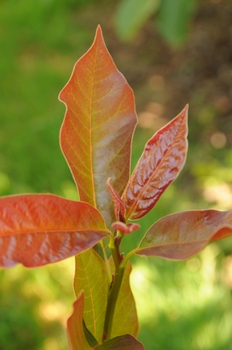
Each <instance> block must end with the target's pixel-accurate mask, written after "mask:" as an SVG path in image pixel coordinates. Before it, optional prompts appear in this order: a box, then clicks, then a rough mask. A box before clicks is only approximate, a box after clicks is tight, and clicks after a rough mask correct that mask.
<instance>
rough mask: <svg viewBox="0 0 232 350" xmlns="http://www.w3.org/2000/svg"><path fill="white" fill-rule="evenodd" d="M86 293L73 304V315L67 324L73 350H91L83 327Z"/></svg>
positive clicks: (81, 294) (80, 295)
mask: <svg viewBox="0 0 232 350" xmlns="http://www.w3.org/2000/svg"><path fill="white" fill-rule="evenodd" d="M83 313H84V293H83V292H81V293H80V294H79V296H78V297H77V300H76V301H75V303H74V304H73V313H72V315H71V316H70V317H69V319H68V322H67V328H68V329H67V330H68V338H69V344H70V349H71V350H78V349H80V350H91V349H93V347H92V346H90V345H89V343H88V341H87V339H86V335H85V331H84V326H83Z"/></svg>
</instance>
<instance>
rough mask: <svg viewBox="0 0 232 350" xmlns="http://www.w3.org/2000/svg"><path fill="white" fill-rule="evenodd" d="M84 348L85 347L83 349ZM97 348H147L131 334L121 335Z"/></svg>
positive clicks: (138, 349) (135, 349) (106, 349)
mask: <svg viewBox="0 0 232 350" xmlns="http://www.w3.org/2000/svg"><path fill="white" fill-rule="evenodd" d="M83 350H84V349H83ZM96 350H145V349H144V347H143V345H142V344H141V343H140V342H139V341H138V340H136V339H135V338H134V337H132V336H131V335H130V334H125V335H121V336H120V337H115V338H113V339H110V340H108V341H107V342H105V343H103V344H102V345H98V346H97V347H96Z"/></svg>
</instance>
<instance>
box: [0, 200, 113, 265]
mask: <svg viewBox="0 0 232 350" xmlns="http://www.w3.org/2000/svg"><path fill="white" fill-rule="evenodd" d="M107 233H108V231H107V230H106V229H105V224H104V220H103V218H102V216H101V214H100V213H99V212H98V211H97V210H96V209H95V208H94V207H92V206H90V205H89V204H87V203H82V202H74V201H69V200H66V199H63V198H61V197H58V196H55V195H50V194H47V195H42V194H41V195H19V196H9V197H3V198H0V266H4V267H11V266H14V265H15V264H17V263H22V264H23V265H25V266H27V267H36V266H41V265H45V264H49V263H53V262H56V261H59V260H63V259H65V258H68V257H70V256H72V255H75V254H78V253H80V252H82V251H85V250H86V249H88V248H90V247H92V246H93V245H94V244H96V242H98V241H99V240H101V239H102V238H104V237H105V235H106V234H107Z"/></svg>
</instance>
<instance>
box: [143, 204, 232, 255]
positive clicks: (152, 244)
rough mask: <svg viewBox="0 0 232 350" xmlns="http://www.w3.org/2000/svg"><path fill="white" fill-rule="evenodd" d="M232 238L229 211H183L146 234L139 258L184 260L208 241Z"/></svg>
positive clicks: (169, 217)
mask: <svg viewBox="0 0 232 350" xmlns="http://www.w3.org/2000/svg"><path fill="white" fill-rule="evenodd" d="M231 235H232V210H229V211H225V212H220V211H217V210H196V211H186V212H182V213H176V214H172V215H168V216H166V217H164V218H162V219H160V220H159V221H157V222H156V223H155V224H154V225H153V226H152V227H151V228H150V229H149V230H148V231H147V232H146V234H145V236H144V238H143V239H142V241H141V243H140V246H139V248H138V251H137V254H138V255H145V256H160V257H163V258H167V259H175V260H184V259H188V258H190V257H191V256H193V255H195V254H197V253H198V252H200V251H201V250H202V249H203V248H204V247H205V246H206V245H207V244H208V243H209V242H211V241H214V240H216V239H222V238H225V237H227V236H231Z"/></svg>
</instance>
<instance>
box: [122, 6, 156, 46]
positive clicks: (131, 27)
mask: <svg viewBox="0 0 232 350" xmlns="http://www.w3.org/2000/svg"><path fill="white" fill-rule="evenodd" d="M159 4H160V0H143V1H141V0H123V1H121V2H120V4H119V6H118V9H117V13H116V31H117V33H118V36H119V38H120V39H122V40H125V41H129V40H132V39H133V38H134V37H135V36H136V34H137V32H138V31H139V30H140V28H141V27H142V26H143V24H144V23H145V22H146V21H147V20H148V18H149V17H151V16H152V15H153V14H154V12H155V11H156V10H157V9H158V7H159Z"/></svg>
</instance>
